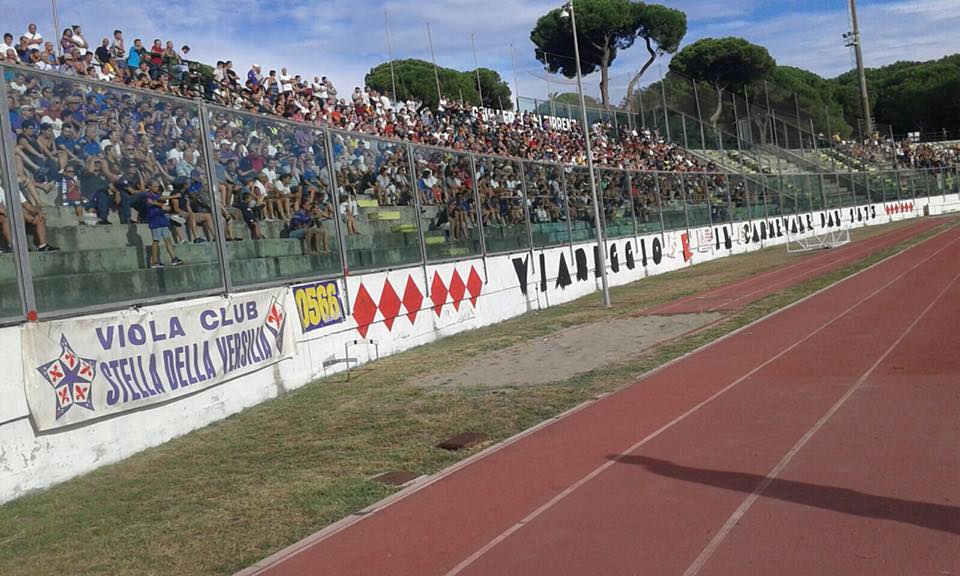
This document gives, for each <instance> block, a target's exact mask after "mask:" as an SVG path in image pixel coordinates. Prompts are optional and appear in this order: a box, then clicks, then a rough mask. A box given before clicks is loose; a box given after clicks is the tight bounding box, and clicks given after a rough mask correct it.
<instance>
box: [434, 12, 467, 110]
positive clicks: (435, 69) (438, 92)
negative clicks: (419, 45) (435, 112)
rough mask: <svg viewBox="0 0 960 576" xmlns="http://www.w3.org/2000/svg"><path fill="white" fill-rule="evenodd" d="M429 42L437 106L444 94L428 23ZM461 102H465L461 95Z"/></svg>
mask: <svg viewBox="0 0 960 576" xmlns="http://www.w3.org/2000/svg"><path fill="white" fill-rule="evenodd" d="M427 42H429V43H430V60H431V61H433V79H434V80H435V81H436V83H437V104H438V105H439V104H440V102H441V101H442V100H443V94H441V93H440V72H439V71H438V70H437V55H436V53H435V52H434V51H433V34H431V33H430V23H429V22H427ZM460 100H463V95H462V94H461V96H460Z"/></svg>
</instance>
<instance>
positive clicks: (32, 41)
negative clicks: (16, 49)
mask: <svg viewBox="0 0 960 576" xmlns="http://www.w3.org/2000/svg"><path fill="white" fill-rule="evenodd" d="M23 37H24V38H26V39H27V44H29V45H30V46H36V48H37V49H40V48H41V47H42V46H43V36H42V35H41V34H40V33H39V32H37V25H36V24H34V23H32V22H31V23H30V24H29V25H28V26H27V31H26V33H25V34H24V35H23Z"/></svg>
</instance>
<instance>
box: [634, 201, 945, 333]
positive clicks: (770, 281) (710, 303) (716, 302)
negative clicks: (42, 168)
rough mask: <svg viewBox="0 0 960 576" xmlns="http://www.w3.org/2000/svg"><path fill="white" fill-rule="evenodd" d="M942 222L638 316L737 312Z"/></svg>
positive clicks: (811, 259)
mask: <svg viewBox="0 0 960 576" xmlns="http://www.w3.org/2000/svg"><path fill="white" fill-rule="evenodd" d="M942 223H943V221H942V220H938V219H930V218H926V219H923V220H920V221H918V222H915V223H913V224H911V225H909V226H907V227H905V228H901V229H898V230H892V231H890V232H887V233H885V234H881V235H879V236H875V237H873V238H868V239H866V240H862V241H860V242H854V243H851V244H846V245H844V246H841V247H839V248H836V249H833V250H824V251H821V252H819V253H817V254H815V255H812V256H807V257H805V258H803V259H802V260H800V261H799V262H796V263H794V264H791V265H789V266H784V267H781V268H775V269H773V270H770V271H768V272H764V273H761V274H757V275H755V276H751V277H749V278H744V279H743V280H740V281H737V282H733V283H730V284H727V285H725V286H721V287H720V288H716V289H714V290H709V291H706V292H700V293H697V294H693V295H691V296H687V297H685V298H681V299H679V300H675V301H673V302H669V303H666V304H661V305H659V306H656V307H654V308H650V309H648V310H644V311H643V312H642V314H643V315H649V316H653V315H666V314H695V313H702V312H720V311H727V310H738V309H741V308H743V307H745V306H747V305H748V304H751V303H753V302H756V301H757V300H760V299H761V298H764V297H766V296H769V295H770V294H773V293H775V292H778V291H780V290H784V289H786V288H790V287H792V286H796V285H798V284H801V283H802V282H805V281H807V280H810V279H812V278H816V277H818V276H822V275H824V274H828V273H830V272H833V271H834V270H839V269H841V268H843V267H845V266H849V265H850V264H853V263H854V262H857V261H858V260H861V259H863V258H866V257H868V256H870V255H871V254H875V253H877V252H882V251H883V250H886V249H888V248H890V247H892V246H896V245H897V244H899V243H900V242H902V241H904V240H906V239H908V238H912V237H914V236H917V235H919V234H922V233H923V232H926V231H927V230H931V229H933V228H935V227H937V226H938V225H940V224H942Z"/></svg>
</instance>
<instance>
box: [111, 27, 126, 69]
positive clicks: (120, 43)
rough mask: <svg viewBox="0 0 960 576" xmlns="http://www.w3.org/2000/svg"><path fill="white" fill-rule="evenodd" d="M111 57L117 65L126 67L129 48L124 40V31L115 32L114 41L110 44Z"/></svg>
mask: <svg viewBox="0 0 960 576" xmlns="http://www.w3.org/2000/svg"><path fill="white" fill-rule="evenodd" d="M110 57H111V59H113V60H114V61H115V62H117V63H121V62H122V63H123V64H122V65H123V66H126V57H127V46H126V43H125V42H124V40H123V31H121V30H114V31H113V40H112V41H111V42H110Z"/></svg>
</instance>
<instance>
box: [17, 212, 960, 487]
mask: <svg viewBox="0 0 960 576" xmlns="http://www.w3.org/2000/svg"><path fill="white" fill-rule="evenodd" d="M871 208H872V209H873V210H874V211H875V213H876V218H869V219H866V220H864V221H857V220H856V218H854V222H852V223H851V222H850V221H849V220H850V212H849V209H847V211H846V212H845V213H844V214H843V219H844V225H847V226H851V227H853V228H857V227H860V226H865V225H873V224H885V223H888V222H891V221H896V220H902V219H906V218H914V217H917V216H919V215H922V214H923V212H924V209H925V208H927V209H929V212H930V214H931V215H937V214H942V213H945V212H952V211H958V210H960V197H958V196H957V195H951V196H945V197H935V198H931V199H919V200H917V201H916V202H915V203H914V209H913V211H912V212H910V213H902V212H901V213H891V214H887V212H886V210H885V207H884V205H883V204H876V205H874V206H872V207H869V206H868V207H861V210H866V211H867V213H869V211H870V209H871ZM841 212H842V211H841ZM811 218H812V219H813V220H814V222H815V224H816V226H817V230H818V231H819V225H820V214H819V213H816V214H811ZM775 221H776V219H770V221H769V224H773V226H774V227H775V225H776V224H775ZM753 224H754V225H756V226H757V228H758V234H759V227H760V226H759V224H760V223H759V222H754V223H753ZM782 226H783V223H781V227H782ZM725 227H726V228H727V230H728V232H729V233H730V235H731V239H732V246H731V248H730V249H729V250H728V249H726V248H725V247H724V246H723V242H722V233H723V232H722V230H723V228H724V227H723V226H717V227H716V228H715V229H714V230H713V231H712V232H713V233H715V234H721V248H720V250H717V249H716V244H715V243H714V244H704V245H702V246H701V242H700V240H701V235H702V234H703V231H700V230H691V231H690V232H689V238H690V250H691V252H692V254H693V256H692V258H691V259H690V260H689V261H685V260H684V257H683V249H682V239H681V235H682V234H686V231H675V232H668V233H666V234H663V235H657V236H656V237H655V236H645V237H639V238H628V239H618V240H610V241H608V242H607V267H608V272H609V279H610V284H611V285H613V286H619V285H623V284H627V283H630V282H634V281H636V280H640V279H642V278H645V277H646V276H649V275H653V274H662V273H664V272H668V271H671V270H677V269H679V268H683V267H686V266H692V265H695V264H698V263H700V262H706V261H709V260H713V259H716V258H721V257H724V256H727V255H730V254H740V253H745V252H750V251H754V250H757V249H760V248H761V247H766V246H773V245H782V244H784V243H785V242H786V239H787V237H786V235H784V236H777V237H770V236H769V235H768V237H767V238H766V239H762V240H761V241H759V242H754V241H753V239H752V228H751V230H750V233H749V235H748V234H747V233H746V229H745V226H744V224H738V225H731V224H727V225H725ZM808 234H809V232H808ZM655 241H657V242H658V243H660V245H661V247H662V253H663V256H662V259H661V260H660V261H659V262H654V257H653V244H654V242H655ZM628 244H629V245H630V248H631V250H632V252H633V256H634V259H635V265H634V267H633V269H630V268H628V267H627V262H626V254H627V245H628ZM614 246H616V251H617V254H618V257H619V269H618V271H617V272H614V271H613V270H612V262H611V261H610V258H609V256H610V253H611V250H612V249H613V247H614ZM644 247H645V248H646V262H645V263H644V259H643V248H644ZM580 249H582V250H584V252H585V255H586V259H587V263H588V267H589V268H590V269H589V270H586V273H587V279H586V280H583V281H578V280H577V266H576V251H577V250H580ZM541 256H542V258H543V262H544V264H545V268H544V270H545V273H543V274H544V276H545V277H546V290H541V280H542V278H543V276H541V274H542V272H541ZM561 257H562V258H563V260H564V262H565V263H566V266H567V268H568V271H569V273H570V277H571V281H572V283H571V284H570V285H568V286H566V287H565V288H558V287H557V280H558V270H559V268H560V260H561ZM514 259H519V260H521V261H523V260H526V271H527V282H526V284H527V290H526V295H524V293H523V292H522V290H521V283H520V281H519V280H518V274H517V271H516V269H515V266H514ZM593 260H594V259H593V245H592V244H590V243H587V244H580V245H576V246H574V247H573V248H571V247H569V246H567V247H559V248H552V249H545V250H534V251H527V252H521V253H516V254H508V255H501V256H491V257H488V258H487V259H486V261H484V259H482V258H476V259H472V260H468V261H463V262H457V263H449V264H441V265H436V266H433V265H431V266H427V267H426V268H425V269H424V268H422V267H413V268H407V269H403V270H396V271H391V272H380V273H374V274H365V275H361V276H354V277H349V278H348V279H347V281H346V289H347V290H346V295H347V296H348V297H349V305H350V307H351V310H352V311H353V312H354V315H353V316H351V317H348V318H347V320H346V322H344V323H342V324H338V325H334V326H331V327H329V328H324V329H321V330H318V331H315V332H310V333H308V334H306V335H304V334H302V333H300V331H299V328H295V329H296V330H297V335H298V338H297V350H296V353H295V354H294V356H293V358H291V359H289V360H286V361H284V362H282V363H281V364H279V365H275V366H273V367H271V368H268V369H264V370H262V371H260V372H257V373H254V374H250V375H247V376H244V377H241V378H238V379H235V380H232V381H229V382H226V383H224V384H222V385H220V386H216V387H213V388H210V389H206V390H202V391H200V392H197V393H195V394H193V395H190V396H187V397H183V398H181V399H178V400H176V401H172V402H169V403H166V404H161V405H158V406H155V407H152V408H149V409H144V410H140V411H134V412H129V413H125V414H121V415H118V416H115V417H110V418H106V419H103V420H97V421H94V422H92V423H89V424H86V425H82V426H76V427H73V428H66V429H60V430H56V431H53V432H49V433H43V434H39V433H37V432H36V431H35V429H34V426H33V424H32V421H31V419H30V415H29V411H28V408H27V404H26V401H25V399H24V388H23V374H24V370H32V369H33V367H30V366H24V363H23V361H22V355H21V352H20V350H21V328H20V327H10V328H3V329H0V358H2V366H3V372H4V376H5V378H3V379H0V398H2V402H0V502H4V501H8V500H12V499H14V498H17V497H19V496H21V495H23V494H26V493H28V492H30V491H33V490H38V489H42V488H46V487H49V486H51V485H54V484H57V483H60V482H64V481H66V480H69V479H70V478H73V477H75V476H77V475H80V474H83V473H86V472H89V471H91V470H94V469H96V468H98V467H99V466H103V465H105V464H109V463H112V462H117V461H119V460H122V459H123V458H126V457H128V456H130V455H132V454H134V453H136V452H139V451H141V450H144V449H145V448H149V447H151V446H156V445H158V444H162V443H164V442H166V441H168V440H170V439H172V438H175V437H177V436H180V435H183V434H186V433H187V432H190V431H191V430H196V429H197V428H200V427H202V426H205V425H207V424H210V423H212V422H216V421H218V420H221V419H223V418H225V417H227V416H230V415H231V414H235V413H237V412H239V411H241V410H243V409H244V408H247V407H250V406H254V405H256V404H259V403H261V402H263V401H265V400H269V399H271V398H275V397H277V395H278V394H279V393H280V392H281V391H290V390H294V389H296V388H299V387H301V386H303V385H304V384H306V383H308V382H311V381H313V380H314V379H316V378H319V377H322V376H324V375H329V374H332V373H334V372H338V371H342V370H344V368H345V364H344V363H343V362H342V360H343V358H344V357H345V356H346V355H347V354H348V353H349V356H350V357H351V358H355V359H356V360H357V361H359V362H361V363H362V362H367V361H369V360H371V359H372V358H374V357H375V356H376V353H377V351H376V347H375V346H373V345H370V344H368V343H367V342H368V341H370V340H372V341H373V342H375V343H376V345H377V346H378V347H379V355H380V356H381V357H382V356H387V355H390V354H395V353H397V352H401V351H403V350H408V349H410V348H413V347H415V346H420V345H422V344H426V343H428V342H432V341H434V340H437V339H439V338H442V337H445V336H449V335H451V334H456V333H459V332H463V331H466V330H472V329H475V328H479V327H481V326H487V325H490V324H493V323H496V322H500V321H502V320H505V319H507V318H512V317H515V316H518V315H520V314H524V313H526V312H529V311H531V310H538V309H543V308H547V307H550V306H555V305H558V304H562V303H565V302H569V301H571V300H574V299H576V298H580V297H582V296H586V295H588V294H591V293H595V292H597V291H598V290H599V286H600V280H599V279H598V278H596V276H595V274H594V271H593ZM471 268H473V269H475V270H476V272H477V275H478V276H479V278H480V279H481V280H482V290H481V293H480V295H479V296H478V298H477V300H476V304H475V305H474V304H473V303H472V302H471V301H470V299H469V295H468V296H466V298H465V299H464V300H463V301H462V302H459V305H458V306H454V305H453V303H452V301H451V298H450V297H449V296H448V297H447V298H446V300H445V302H444V303H443V305H442V307H440V308H439V314H438V313H437V312H435V311H434V308H433V307H434V303H433V302H432V301H431V300H430V298H429V295H430V294H431V293H432V291H431V289H430V285H431V284H432V283H433V282H434V277H435V276H437V277H438V278H439V280H440V281H441V282H443V283H444V284H445V285H446V286H449V285H450V280H451V277H452V276H453V274H454V272H455V271H456V272H457V273H458V274H459V275H461V278H462V280H463V282H465V283H466V282H467V280H468V277H469V275H470V271H471ZM411 280H412V283H413V285H414V286H415V287H416V289H417V290H419V291H420V293H421V294H422V295H423V297H424V300H423V303H422V305H421V306H420V309H419V310H417V315H416V318H415V319H414V321H413V322H411V321H410V319H409V318H408V317H407V313H408V312H409V311H408V310H407V309H406V307H404V306H402V305H401V309H400V311H399V316H398V317H397V318H395V319H393V322H392V323H390V324H391V325H390V326H388V322H387V321H386V319H385V318H384V315H383V313H382V312H381V311H380V310H379V309H378V310H377V312H376V314H375V316H374V317H373V320H372V322H371V323H370V325H369V326H368V327H366V332H365V334H364V335H361V334H360V330H359V329H358V328H359V327H358V322H357V320H356V315H355V313H356V306H357V295H358V293H359V292H360V290H361V287H363V289H364V290H365V291H366V292H367V293H368V294H369V296H370V298H371V299H372V300H373V301H374V302H379V300H380V298H381V296H382V294H383V292H384V287H385V285H386V283H387V282H389V283H390V285H391V286H392V287H393V288H394V290H395V291H396V293H397V296H399V297H400V298H403V296H404V291H405V288H406V286H407V283H408V281H411ZM285 305H286V307H287V310H288V311H290V314H291V319H292V320H293V324H294V325H296V318H295V316H296V309H297V308H296V304H295V303H294V300H293V296H292V293H291V292H290V291H287V302H286V303H285ZM175 306H178V304H176V303H174V304H166V305H161V306H157V307H156V308H157V309H163V308H164V307H175ZM101 316H104V317H107V318H109V317H110V315H109V314H105V315H101ZM335 359H340V360H341V362H339V363H336V364H332V365H328V366H326V367H325V365H324V363H325V361H329V360H335Z"/></svg>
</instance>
